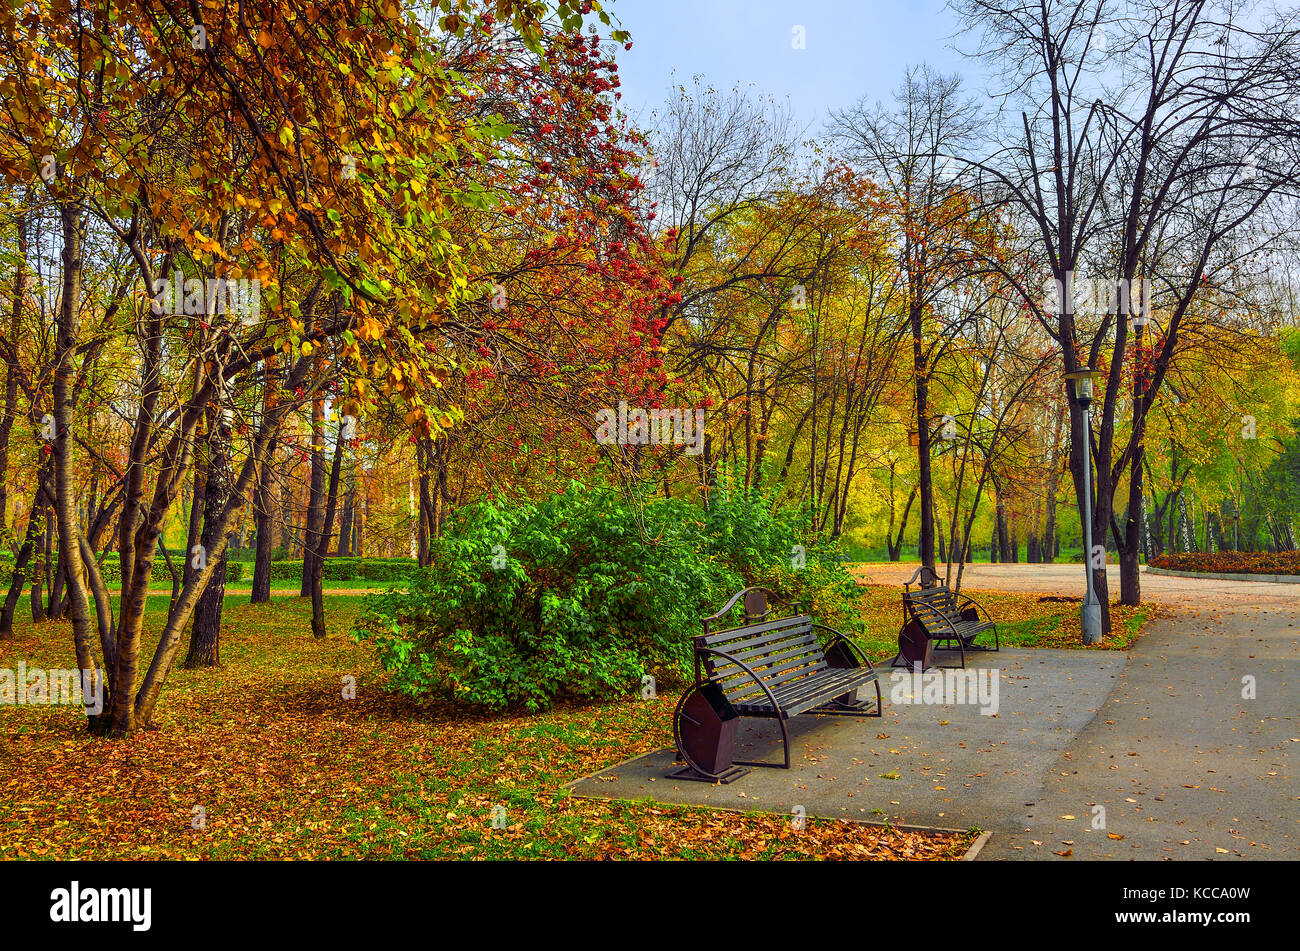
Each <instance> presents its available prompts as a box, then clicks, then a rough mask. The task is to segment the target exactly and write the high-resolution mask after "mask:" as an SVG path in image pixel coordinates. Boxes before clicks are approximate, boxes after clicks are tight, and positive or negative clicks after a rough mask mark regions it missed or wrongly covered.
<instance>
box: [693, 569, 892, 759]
mask: <svg viewBox="0 0 1300 951" xmlns="http://www.w3.org/2000/svg"><path fill="white" fill-rule="evenodd" d="M742 598H743V599H744V604H743V610H744V615H745V623H744V624H742V625H740V626H739V627H734V628H724V629H722V630H715V629H714V626H715V625H716V624H718V622H721V621H723V620H724V619H725V618H726V617H727V616H728V615H729V614H730V613H731V611H732V610H733V609H734V608H735V607H736V605H737V604H739V603H740V602H741V599H742ZM771 602H776V603H777V604H781V605H784V606H786V607H788V608H789V609H790V610H791V611H792V612H793V613H790V614H786V615H783V616H782V617H778V618H773V617H772V607H771ZM701 623H702V624H703V625H704V633H703V634H702V635H700V636H698V637H696V638H695V683H694V684H692V685H691V686H690V687H688V688H687V689H686V692H685V693H683V694H682V698H681V699H680V700H679V701H678V702H677V709H676V710H674V712H673V740H674V742H675V743H676V744H677V757H678V759H679V760H681V761H683V762H685V763H686V766H685V767H684V768H682V769H679V770H677V771H675V772H673V773H670V774H669V775H670V776H672V777H673V778H677V779H694V780H700V781H704V782H722V783H726V782H730V781H732V780H733V779H736V778H739V776H741V775H744V774H745V773H747V772H748V770H742V769H740V767H743V766H769V767H773V768H780V769H789V768H790V731H789V728H788V727H787V726H786V720H788V719H789V718H790V717H791V716H798V715H801V714H805V713H807V714H817V715H828V716H856V717H862V716H874V717H878V716H880V715H881V713H882V709H881V708H882V703H883V698H882V695H881V692H880V681H879V679H878V678H877V676H876V670H875V667H873V666H872V664H871V661H870V660H868V659H867V656H866V654H865V653H864V652H863V651H862V649H861V647H859V646H858V645H857V644H856V643H855V642H854V641H852V640H851V639H850V638H848V637H846V636H845V635H844V634H841V633H840V632H839V631H836V630H834V629H833V628H829V627H826V626H825V625H824V624H816V623H814V622H813V620H812V618H811V617H809V616H808V615H806V614H803V613H801V612H800V611H799V605H797V604H793V603H791V602H788V601H783V600H782V599H780V598H777V597H776V596H775V595H774V594H773V593H772V592H771V591H770V590H768V589H767V588H759V587H753V588H745V589H744V590H742V591H740V592H737V593H736V594H735V595H733V596H732V598H731V600H729V601H728V602H727V603H726V605H724V606H723V608H722V610H720V611H718V612H717V613H716V614H712V615H710V616H709V617H706V618H704V619H702V622H701ZM818 631H822V632H825V633H826V634H828V635H830V639H829V641H828V642H827V643H826V644H825V645H823V644H822V643H821V640H820V638H819V637H818V636H817V632H818ZM724 648H727V649H724ZM737 654H743V655H746V656H744V657H738V656H736V655H737ZM848 661H852V663H848ZM810 667H811V668H812V669H808V668H810ZM838 670H845V671H848V670H860V671H861V674H860V675H859V676H848V677H839V678H835V677H832V676H828V675H826V674H824V673H823V672H824V671H838ZM707 683H716V684H718V686H719V687H720V688H721V689H722V691H723V694H724V696H726V698H727V701H728V703H730V704H731V705H732V708H733V709H734V710H735V711H736V713H737V714H739V716H741V717H753V718H758V719H775V720H776V721H777V725H778V726H779V727H780V729H781V743H782V746H783V749H784V752H785V757H784V762H783V763H773V762H762V761H754V760H736V761H734V764H733V766H732V767H731V769H729V770H724V771H723V772H721V773H710V772H708V771H707V770H705V769H702V768H701V767H700V766H699V765H698V764H696V763H695V762H694V761H692V760H691V758H690V757H689V756H688V755H687V753H686V751H685V747H684V744H683V743H682V740H681V729H680V721H681V716H682V708H683V707H684V706H685V705H686V701H687V700H688V699H689V698H690V697H691V696H692V694H694V693H695V692H696V691H698V690H699V689H700V688H701V687H703V686H704V685H705V684H707ZM799 684H803V685H804V689H803V691H802V692H801V693H800V695H798V696H797V697H795V698H789V697H787V698H786V699H785V700H784V702H783V701H782V699H781V698H778V697H777V694H776V692H774V690H773V687H774V686H775V687H776V689H777V690H778V691H779V690H781V689H782V688H785V687H789V686H791V685H799ZM867 684H874V685H875V688H876V701H875V704H874V707H873V705H872V703H871V700H870V698H868V699H866V700H859V701H857V702H855V703H844V702H841V701H839V700H837V699H836V698H837V697H840V696H843V695H844V694H847V693H850V692H851V691H854V690H857V689H858V688H859V687H865V686H866V685H867ZM755 686H756V687H757V689H758V690H759V691H761V700H760V699H759V698H757V697H756V694H755ZM741 698H744V699H743V700H742V699H741ZM791 699H793V700H794V702H793V703H792V702H791ZM809 702H812V703H813V704H815V705H813V706H807V704H809ZM791 707H799V708H801V709H797V710H795V711H793V712H792V711H791Z"/></svg>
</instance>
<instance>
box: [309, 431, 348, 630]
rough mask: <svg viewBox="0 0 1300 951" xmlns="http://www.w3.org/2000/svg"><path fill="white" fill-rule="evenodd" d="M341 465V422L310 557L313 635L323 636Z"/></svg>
mask: <svg viewBox="0 0 1300 951" xmlns="http://www.w3.org/2000/svg"><path fill="white" fill-rule="evenodd" d="M342 465H343V424H342V423H340V424H339V432H338V433H337V435H336V436H335V440H334V462H333V464H332V465H331V466H330V482H329V492H328V494H327V497H326V500H325V514H324V515H323V517H322V521H321V528H320V532H319V533H318V535H317V538H318V541H317V549H316V552H315V554H314V556H313V558H312V579H311V631H312V634H313V635H314V636H315V637H324V636H325V598H324V593H325V592H324V585H323V583H322V579H321V576H322V574H323V573H324V570H325V556H326V555H327V554H328V553H329V552H328V548H329V543H330V538H332V537H333V535H334V510H335V508H336V507H337V506H338V498H339V472H340V471H341V468H342Z"/></svg>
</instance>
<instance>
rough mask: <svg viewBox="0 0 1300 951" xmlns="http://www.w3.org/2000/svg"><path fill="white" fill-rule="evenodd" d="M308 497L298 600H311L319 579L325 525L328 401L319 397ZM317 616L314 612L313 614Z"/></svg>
mask: <svg viewBox="0 0 1300 951" xmlns="http://www.w3.org/2000/svg"><path fill="white" fill-rule="evenodd" d="M308 493H309V494H308V496H307V526H306V529H305V531H304V534H303V540H302V585H301V586H300V588H299V590H298V595H299V597H304V598H305V597H309V596H310V595H311V594H312V585H313V584H314V579H315V578H316V566H315V564H314V562H315V560H316V557H317V556H316V552H317V551H318V550H319V548H320V535H321V528H322V527H323V525H324V523H325V400H324V397H322V396H316V397H315V398H314V399H313V400H312V404H311V485H310V487H309V489H308ZM312 613H313V614H314V613H315V612H314V611H313V612H312Z"/></svg>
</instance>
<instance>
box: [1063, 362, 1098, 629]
mask: <svg viewBox="0 0 1300 951" xmlns="http://www.w3.org/2000/svg"><path fill="white" fill-rule="evenodd" d="M1099 375H1100V372H1099V371H1097V370H1094V369H1092V368H1090V367H1089V368H1087V369H1083V370H1074V371H1072V372H1070V373H1067V374H1065V378H1066V379H1067V380H1069V381H1070V385H1071V387H1072V388H1073V390H1074V399H1075V402H1077V403H1078V404H1079V406H1080V408H1081V409H1082V410H1083V511H1082V512H1081V513H1080V515H1081V517H1082V520H1083V575H1084V578H1085V579H1086V580H1087V584H1088V587H1087V593H1086V594H1085V595H1084V599H1083V606H1082V607H1080V608H1079V628H1080V629H1081V630H1082V631H1083V642H1084V643H1085V644H1096V643H1097V642H1098V641H1100V640H1101V602H1100V601H1098V600H1097V589H1096V588H1095V587H1093V584H1092V416H1091V414H1090V413H1089V412H1088V407H1090V406H1091V405H1092V380H1093V377H1096V376H1099Z"/></svg>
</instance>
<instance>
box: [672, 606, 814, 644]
mask: <svg viewBox="0 0 1300 951" xmlns="http://www.w3.org/2000/svg"><path fill="white" fill-rule="evenodd" d="M811 629H812V618H810V617H808V616H807V615H796V616H795V617H786V618H779V619H777V620H775V621H765V622H763V623H762V624H748V625H746V626H744V627H733V628H731V629H730V630H727V631H718V632H716V633H714V634H710V635H708V636H707V637H706V636H704V635H703V634H701V635H700V636H699V637H697V638H696V639H695V640H696V643H698V644H701V645H703V646H704V647H716V648H717V649H718V650H724V651H727V653H732V652H733V650H743V649H744V648H746V647H750V646H752V645H754V644H762V643H764V642H766V641H768V640H771V639H773V638H779V637H789V636H790V635H791V634H793V633H797V632H799V631H801V630H811ZM728 644H729V645H731V647H730V648H728V647H727V646H726V645H728Z"/></svg>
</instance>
